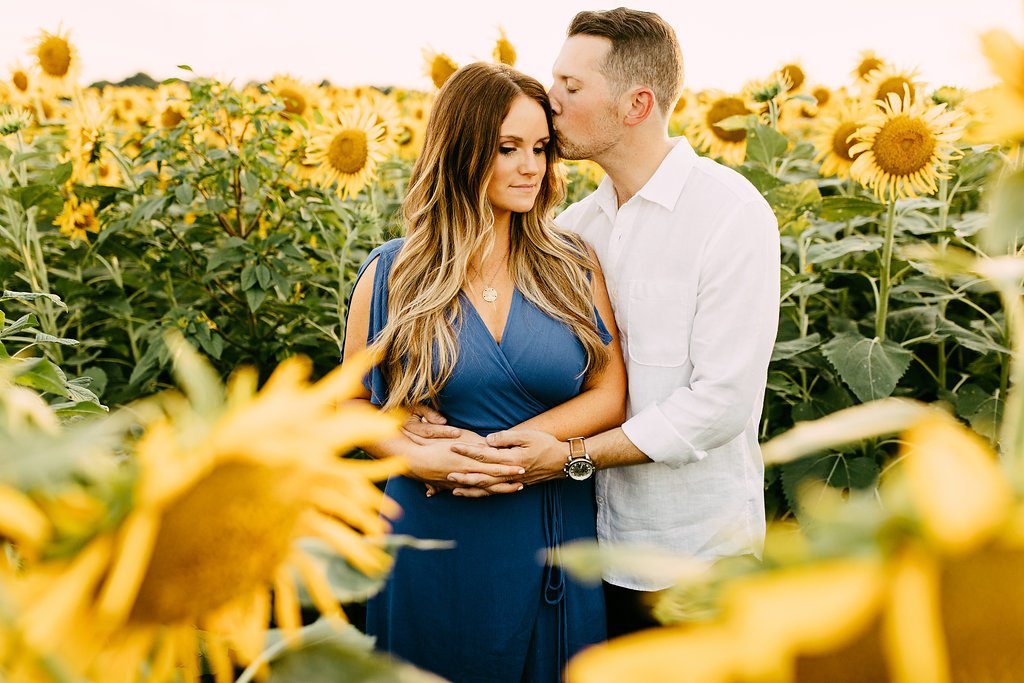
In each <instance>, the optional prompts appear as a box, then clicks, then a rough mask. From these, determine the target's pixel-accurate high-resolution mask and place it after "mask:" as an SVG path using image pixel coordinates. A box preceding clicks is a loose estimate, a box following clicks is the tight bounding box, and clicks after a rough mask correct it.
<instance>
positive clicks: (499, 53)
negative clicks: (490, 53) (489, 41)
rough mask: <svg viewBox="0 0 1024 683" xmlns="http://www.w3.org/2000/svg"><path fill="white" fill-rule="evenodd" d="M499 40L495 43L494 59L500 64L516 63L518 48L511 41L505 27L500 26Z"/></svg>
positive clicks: (511, 64)
mask: <svg viewBox="0 0 1024 683" xmlns="http://www.w3.org/2000/svg"><path fill="white" fill-rule="evenodd" d="M498 34H499V35H498V42H497V43H495V45H494V61H496V62H498V63H499V64H508V65H509V66H515V65H516V48H515V46H513V45H512V43H510V42H509V40H508V36H507V35H505V29H503V28H501V27H500V26H499V27H498Z"/></svg>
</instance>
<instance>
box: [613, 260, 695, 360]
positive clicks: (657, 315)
mask: <svg viewBox="0 0 1024 683" xmlns="http://www.w3.org/2000/svg"><path fill="white" fill-rule="evenodd" d="M693 310H694V300H693V293H692V291H691V290H690V287H689V286H688V285H687V284H686V283H685V282H681V281H665V280H633V281H632V282H630V283H629V323H628V326H627V332H628V334H629V337H628V343H629V357H630V358H631V359H632V360H634V361H635V362H637V363H640V364H642V365H660V366H662V367H677V366H680V365H682V364H683V363H685V362H686V361H687V360H689V358H690V329H691V327H692V326H693Z"/></svg>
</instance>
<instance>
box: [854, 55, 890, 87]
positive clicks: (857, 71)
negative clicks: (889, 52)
mask: <svg viewBox="0 0 1024 683" xmlns="http://www.w3.org/2000/svg"><path fill="white" fill-rule="evenodd" d="M885 66H886V62H885V60H884V59H882V58H880V57H879V56H878V55H876V54H875V51H874V50H862V51H861V53H860V61H858V62H857V66H856V67H854V69H853V76H854V78H856V79H857V80H858V81H867V80H868V79H869V78H870V77H871V75H872V74H873V73H874V72H875V71H878V70H879V69H881V68H883V67H885Z"/></svg>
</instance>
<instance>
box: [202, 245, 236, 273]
mask: <svg viewBox="0 0 1024 683" xmlns="http://www.w3.org/2000/svg"><path fill="white" fill-rule="evenodd" d="M244 258H245V252H244V251H242V250H241V249H239V248H238V247H227V248H225V249H221V250H219V251H217V252H216V253H214V255H213V256H211V257H210V260H209V261H207V262H206V272H208V273H209V272H211V271H213V270H216V269H217V268H219V267H221V266H224V265H235V264H236V263H241V262H242V259H244Z"/></svg>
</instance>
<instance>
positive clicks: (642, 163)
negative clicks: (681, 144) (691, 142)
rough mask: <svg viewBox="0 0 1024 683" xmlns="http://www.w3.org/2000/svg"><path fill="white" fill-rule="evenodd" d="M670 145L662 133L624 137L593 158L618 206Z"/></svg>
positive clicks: (643, 181) (644, 180) (650, 173)
mask: <svg viewBox="0 0 1024 683" xmlns="http://www.w3.org/2000/svg"><path fill="white" fill-rule="evenodd" d="M673 147H675V143H674V142H673V141H672V140H670V139H669V138H668V136H667V135H666V134H664V133H662V134H660V135H658V136H652V137H650V138H640V139H637V138H633V139H624V140H623V141H622V142H620V143H619V144H617V145H615V146H614V147H612V148H611V149H609V150H607V151H606V152H605V153H604V154H602V155H601V157H600V158H594V159H593V161H595V162H597V164H598V165H599V166H601V168H603V169H604V172H605V173H607V174H608V179H609V180H611V182H612V185H613V186H614V188H615V195H616V198H617V200H618V205H619V207H621V206H622V205H623V204H625V203H626V202H628V201H629V200H630V199H632V198H633V195H635V194H636V193H637V192H639V191H640V188H642V187H643V186H644V185H646V184H647V181H648V180H650V179H651V176H653V175H654V172H655V171H657V170H658V167H659V166H661V162H662V161H664V160H665V157H666V156H668V153H669V152H671V151H672V148H673Z"/></svg>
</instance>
